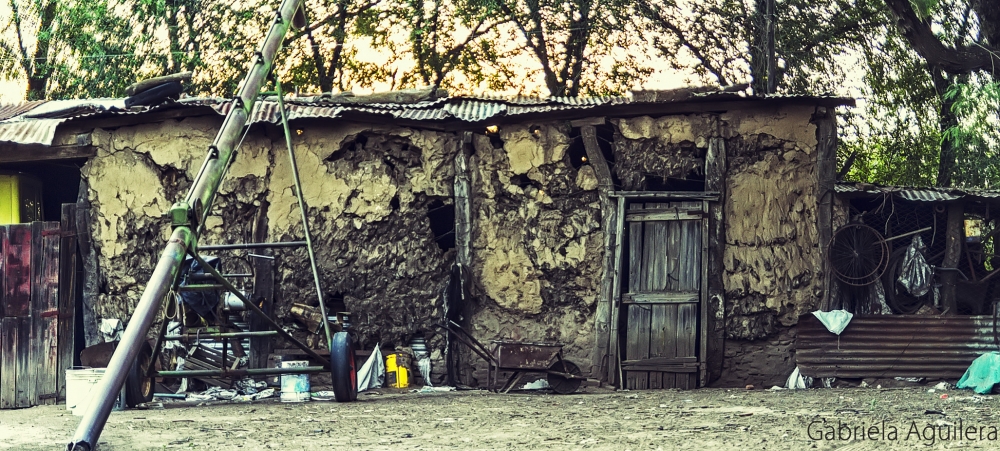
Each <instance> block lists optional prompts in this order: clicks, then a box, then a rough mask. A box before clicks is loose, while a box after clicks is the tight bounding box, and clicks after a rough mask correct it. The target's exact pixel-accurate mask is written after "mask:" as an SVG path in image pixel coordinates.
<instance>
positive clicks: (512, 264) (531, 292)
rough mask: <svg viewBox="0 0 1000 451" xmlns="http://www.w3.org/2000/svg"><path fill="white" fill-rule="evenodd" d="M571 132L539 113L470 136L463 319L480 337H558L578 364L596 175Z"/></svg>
mask: <svg viewBox="0 0 1000 451" xmlns="http://www.w3.org/2000/svg"><path fill="white" fill-rule="evenodd" d="M569 132H570V130H569V127H567V126H562V125H560V124H544V123H542V124H524V125H510V126H504V127H502V128H501V129H500V131H499V137H498V138H499V139H494V140H491V139H490V138H489V137H486V136H483V135H477V136H476V137H475V140H474V147H475V152H474V154H473V156H472V158H471V160H470V162H471V165H470V166H471V171H472V174H473V177H472V189H473V210H472V223H473V228H472V271H473V277H474V287H475V292H474V295H475V297H476V303H477V305H476V306H475V309H474V312H473V313H472V316H471V319H470V321H469V322H470V324H471V325H472V333H473V334H474V335H475V336H476V337H477V338H479V339H481V340H484V341H487V342H488V340H492V339H508V340H521V341H530V342H542V341H545V342H559V343H563V344H565V345H566V346H565V348H564V352H565V355H566V357H567V358H568V359H569V360H571V361H574V363H577V364H578V365H580V366H581V367H584V366H585V364H586V363H587V360H588V359H589V358H590V352H591V349H592V347H593V343H594V332H593V327H594V326H593V322H592V317H593V311H594V309H595V305H596V302H597V296H598V293H599V292H600V281H601V275H602V267H601V264H602V258H603V256H604V249H603V247H604V235H603V231H601V230H600V220H601V216H600V205H599V201H598V197H597V191H596V183H592V182H591V181H589V179H588V176H587V174H584V175H582V176H581V175H580V174H579V172H581V171H578V170H577V169H575V168H574V167H573V166H572V164H571V163H570V161H569V157H568V156H567V153H566V151H567V149H568V147H569V144H570V138H569ZM584 168H587V170H590V171H591V174H590V176H591V177H593V174H592V169H590V168H589V167H588V166H584ZM581 170H583V168H581Z"/></svg>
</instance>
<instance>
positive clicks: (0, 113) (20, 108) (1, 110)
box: [0, 100, 46, 121]
mask: <svg viewBox="0 0 1000 451" xmlns="http://www.w3.org/2000/svg"><path fill="white" fill-rule="evenodd" d="M45 102H46V101H45V100H35V101H32V102H24V103H16V104H13V105H0V121H5V120H7V119H10V118H12V117H14V116H19V115H21V114H24V113H25V112H26V111H31V110H32V109H34V108H35V107H37V106H39V105H41V104H43V103H45Z"/></svg>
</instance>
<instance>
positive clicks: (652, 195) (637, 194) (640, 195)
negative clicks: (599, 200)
mask: <svg viewBox="0 0 1000 451" xmlns="http://www.w3.org/2000/svg"><path fill="white" fill-rule="evenodd" d="M612 196H613V197H623V198H628V199H692V200H713V201H714V200H718V199H719V192H718V191H615V192H614V194H612Z"/></svg>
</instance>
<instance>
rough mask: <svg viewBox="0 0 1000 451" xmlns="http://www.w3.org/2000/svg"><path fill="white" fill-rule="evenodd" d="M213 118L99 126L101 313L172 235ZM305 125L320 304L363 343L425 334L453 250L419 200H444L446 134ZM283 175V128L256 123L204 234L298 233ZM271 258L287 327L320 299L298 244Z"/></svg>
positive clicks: (90, 176)
mask: <svg viewBox="0 0 1000 451" xmlns="http://www.w3.org/2000/svg"><path fill="white" fill-rule="evenodd" d="M220 122H221V121H220V120H219V119H218V118H214V117H213V118H189V119H184V120H180V121H168V122H162V123H154V124H144V125H138V126H132V127H122V128H118V129H115V130H111V131H105V130H98V131H96V132H95V144H96V145H97V147H98V149H99V151H98V154H97V156H96V157H94V158H92V159H91V160H90V161H89V162H88V163H87V164H86V165H85V166H84V168H83V170H82V174H83V177H84V178H85V179H86V180H87V182H88V184H89V188H90V191H89V200H90V201H91V203H92V205H93V212H94V221H93V224H92V228H93V230H92V233H93V235H94V238H95V240H94V241H95V243H96V246H97V247H98V250H99V259H100V265H101V268H102V272H103V274H102V276H103V281H102V282H103V283H102V290H101V294H100V295H99V298H98V299H97V300H96V302H95V309H96V312H97V314H98V315H99V317H101V318H121V319H128V318H129V317H130V315H131V313H132V311H133V310H134V308H135V305H136V303H137V301H138V299H139V297H140V295H141V292H142V289H143V288H144V284H145V282H146V280H148V278H149V276H150V275H151V273H152V268H153V266H154V265H155V261H156V258H157V257H158V256H159V253H160V251H161V250H162V247H163V245H164V242H165V239H166V237H167V236H169V232H170V227H169V221H168V220H167V218H166V216H165V212H166V211H167V209H168V208H169V206H170V204H172V203H173V201H175V200H177V199H179V198H181V197H183V195H184V194H185V193H186V192H187V190H188V188H189V187H190V185H191V183H192V179H193V178H194V175H195V174H196V173H197V170H198V168H199V167H200V165H201V162H202V160H203V159H204V155H205V150H206V149H207V147H208V146H209V144H210V143H211V141H212V139H213V138H214V137H215V134H216V131H217V127H218V126H219V124H220ZM301 131H302V133H301V134H296V135H295V137H294V143H295V147H296V156H297V163H298V167H299V171H300V177H301V180H302V185H303V186H302V191H303V195H304V198H305V201H306V204H307V205H308V216H309V220H310V224H311V230H312V235H313V242H314V247H315V249H316V254H317V265H318V269H319V273H320V278H321V285H322V287H323V290H324V297H325V299H326V300H327V304H328V305H329V304H331V303H342V304H339V305H342V307H340V308H342V309H344V310H346V311H350V312H355V313H356V314H355V316H354V317H353V319H352V323H353V325H354V329H355V330H356V331H357V333H358V337H359V338H360V341H361V343H359V344H360V345H361V346H368V347H371V346H373V345H374V344H375V343H377V342H381V343H389V344H394V345H403V344H406V343H407V342H408V340H409V339H410V338H412V336H414V335H415V334H417V333H426V332H428V331H430V330H432V327H431V323H432V322H434V321H437V320H438V318H440V317H441V311H440V309H441V304H442V289H443V287H444V285H445V284H446V283H447V276H448V272H447V269H448V268H449V265H450V263H451V261H452V259H453V257H451V254H452V253H453V251H451V250H447V249H442V247H441V246H439V245H438V241H439V239H438V238H439V237H436V236H435V234H434V233H433V232H432V230H431V226H430V219H429V216H430V214H431V213H429V210H428V206H429V204H431V202H434V201H438V202H440V201H441V200H442V199H443V200H444V201H445V202H444V203H446V204H449V205H450V204H451V190H452V179H453V169H452V156H453V154H454V152H455V151H456V150H457V148H458V141H457V140H456V138H455V136H454V135H452V134H444V133H436V132H415V131H412V130H408V129H400V128H392V127H379V126H358V125H341V126H333V127H330V126H325V127H317V128H304V129H301ZM291 174H292V172H291V166H290V163H289V159H288V154H287V149H286V147H285V144H284V139H283V137H282V136H281V135H280V134H279V133H276V132H274V131H273V130H272V131H263V130H261V129H260V128H255V129H254V132H251V133H250V134H249V135H248V136H247V138H246V140H245V141H244V143H243V146H242V147H241V148H240V150H239V152H238V154H237V157H236V158H235V160H234V162H233V164H232V166H231V167H230V170H229V173H228V174H227V177H226V178H225V179H224V180H223V182H222V185H221V187H220V190H219V193H218V196H217V197H216V200H215V203H214V205H213V210H212V215H210V216H209V217H208V219H207V220H206V223H205V230H206V233H205V235H204V236H203V238H202V240H201V243H202V244H208V243H243V242H251V241H252V239H253V235H254V230H253V224H254V223H255V218H256V217H257V216H258V215H261V214H266V218H267V223H268V231H267V235H266V237H267V238H266V240H267V241H291V240H301V239H303V237H304V235H303V228H302V220H301V215H300V213H299V208H298V203H297V201H296V198H295V195H294V188H293V181H292V175H291ZM218 255H219V256H221V257H223V261H224V264H226V265H227V266H228V267H229V268H232V269H233V270H234V271H236V272H247V271H249V269H250V268H249V263H248V261H249V259H248V258H247V256H246V252H245V251H239V252H234V253H228V252H224V251H220V252H219V253H218ZM275 255H276V277H275V287H276V303H275V316H277V318H278V320H279V322H281V323H283V324H286V325H292V324H293V321H292V319H291V317H290V315H289V313H288V311H289V308H290V306H291V303H292V302H300V303H305V304H309V305H318V302H317V296H316V291H315V287H314V284H313V280H312V273H311V271H310V269H309V268H310V267H309V259H308V256H307V253H306V251H305V249H294V250H288V249H281V250H276V251H275ZM229 257H235V258H229ZM293 327H294V326H293ZM300 335H301V334H300ZM300 338H301V337H300ZM428 338H434V337H431V336H429V334H428ZM432 345H438V343H436V342H433V343H432ZM439 363H440V362H439Z"/></svg>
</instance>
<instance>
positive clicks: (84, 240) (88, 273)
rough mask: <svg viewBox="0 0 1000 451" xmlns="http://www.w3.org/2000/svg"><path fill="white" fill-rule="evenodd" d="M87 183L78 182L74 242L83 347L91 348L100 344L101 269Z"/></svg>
mask: <svg viewBox="0 0 1000 451" xmlns="http://www.w3.org/2000/svg"><path fill="white" fill-rule="evenodd" d="M87 192H88V187H87V182H86V181H80V193H79V195H78V197H77V201H76V242H77V247H79V249H80V258H81V259H83V277H82V279H83V281H82V282H83V299H82V301H83V302H82V303H81V307H82V308H83V345H84V346H85V347H86V346H93V345H96V344H98V343H101V335H100V333H99V332H98V326H97V314H96V313H95V309H94V301H96V300H97V295H98V293H99V292H100V287H101V267H100V264H99V263H98V261H97V250H96V249H95V248H94V243H93V239H92V235H91V234H90V233H91V228H90V201H88V200H87Z"/></svg>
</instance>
